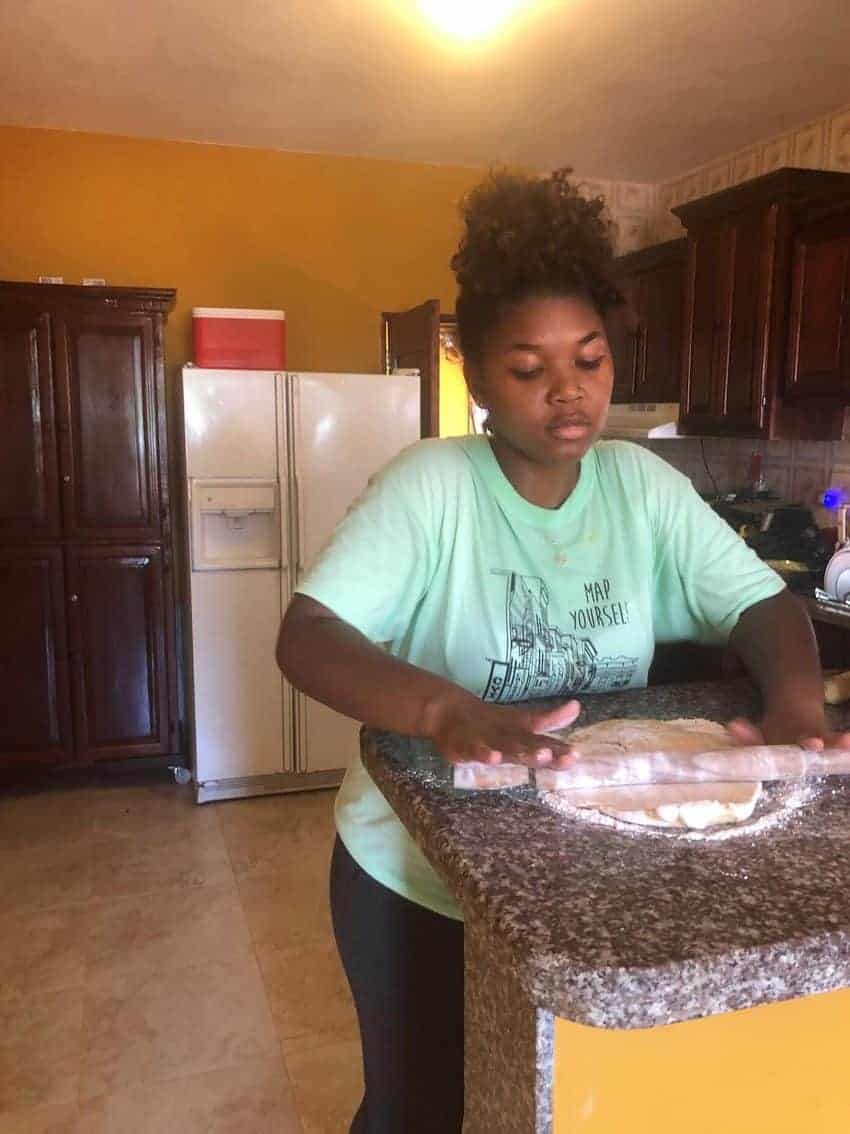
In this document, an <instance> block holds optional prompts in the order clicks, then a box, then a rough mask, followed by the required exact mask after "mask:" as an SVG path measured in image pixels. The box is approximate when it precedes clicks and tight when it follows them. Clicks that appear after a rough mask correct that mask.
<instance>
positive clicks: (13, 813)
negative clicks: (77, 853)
mask: <svg viewBox="0 0 850 1134" xmlns="http://www.w3.org/2000/svg"><path fill="white" fill-rule="evenodd" d="M92 824H93V817H92V793H91V792H90V791H86V790H83V789H79V788H70V789H67V790H55V791H51V790H44V791H32V792H26V793H18V794H14V795H12V794H9V795H2V796H0V853H6V852H8V851H14V850H22V849H25V850H31V849H32V848H33V847H35V846H42V845H44V844H45V843H47V844H56V842H57V841H58V840H60V839H61V841H62V843H63V844H65V845H67V844H68V843H72V842H78V841H79V840H81V839H85V838H88V837H89V836H90V835H91V833H92Z"/></svg>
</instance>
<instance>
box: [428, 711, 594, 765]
mask: <svg viewBox="0 0 850 1134" xmlns="http://www.w3.org/2000/svg"><path fill="white" fill-rule="evenodd" d="M435 710H436V711H435V712H433V714H432V725H431V728H429V730H428V734H429V737H430V739H431V740H432V741H433V743H434V744H435V746H436V747H437V749H438V750H439V752H440V754H441V755H442V757H443V759H445V760H447V761H448V762H449V763H450V764H460V763H463V762H465V761H476V762H478V763H481V764H502V763H504V764H525V765H527V766H528V767H530V768H538V767H550V768H566V767H569V765H570V764H572V763H573V762H574V761H575V758H576V753H575V750H574V748H573V746H572V745H571V744H569V743H567V742H566V741H563V740H558V739H557V738H556V737H552V736H547V735H546V733H548V732H552V731H554V730H555V729H561V728H567V727H568V726H569V725H571V724H572V723H573V722H574V721H575V719H576V718H577V717H578V715H579V713H580V712H581V705H580V704H579V702H578V701H566V702H565V703H564V704H562V705H558V706H556V707H555V708H554V709H543V710H540V709H529V708H517V707H514V706H513V705H494V704H492V703H490V702H487V701H479V700H478V699H477V698H475V697H470V698H468V699H467V698H463V699H462V700H460V701H454V700H452V701H451V702H450V703H449V704H447V705H446V706H444V707H443V706H435Z"/></svg>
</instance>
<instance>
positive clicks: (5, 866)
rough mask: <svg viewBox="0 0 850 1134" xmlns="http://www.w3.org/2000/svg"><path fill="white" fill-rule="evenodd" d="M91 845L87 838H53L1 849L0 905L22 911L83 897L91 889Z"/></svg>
mask: <svg viewBox="0 0 850 1134" xmlns="http://www.w3.org/2000/svg"><path fill="white" fill-rule="evenodd" d="M92 848H93V843H92V842H91V841H90V840H89V839H83V840H80V841H78V842H71V843H64V842H63V841H62V840H61V839H56V840H55V841H54V842H53V843H44V844H41V845H36V846H33V847H29V848H27V849H18V850H8V851H7V850H2V851H0V909H2V910H3V912H4V913H6V914H10V913H21V912H24V911H26V910H36V909H49V908H51V907H53V906H60V905H63V906H69V905H74V904H76V903H79V902H83V901H85V900H86V899H87V898H89V897H91V893H92Z"/></svg>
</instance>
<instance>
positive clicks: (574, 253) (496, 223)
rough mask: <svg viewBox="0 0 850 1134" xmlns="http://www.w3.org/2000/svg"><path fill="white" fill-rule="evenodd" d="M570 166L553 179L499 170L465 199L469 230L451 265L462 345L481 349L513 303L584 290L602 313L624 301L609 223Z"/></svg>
mask: <svg viewBox="0 0 850 1134" xmlns="http://www.w3.org/2000/svg"><path fill="white" fill-rule="evenodd" d="M571 172H572V170H570V169H568V168H565V169H558V170H555V172H554V173H552V174H550V175H549V176H548V177H531V176H528V175H524V174H520V173H513V172H510V171H507V170H493V171H491V173H490V174H489V175H488V177H487V178H486V179H485V180H484V181H483V182H482V183H481V184H479V185H477V186H475V188H473V189H471V190H470V192H469V193H468V194H467V195H466V197H465V198H464V200H463V202H462V204H461V215H462V217H463V220H464V224H465V232H464V234H463V237H462V238H461V242H460V245H459V247H458V250H457V252H456V253H455V254H454V256H453V257H452V261H451V266H452V270H453V271H454V273H455V277H456V278H457V283H458V289H459V294H458V300H457V318H458V332H459V336H460V341H461V349H462V350H463V353H464V354H465V355H467V356H468V357H474V356H476V355H477V354H479V353H480V350H481V346H482V340H483V338H484V336H485V334H486V333H487V331H488V330H489V329H490V327H492V325H493V324H494V323H495V322H496V321H497V320H498V319H499V318H500V316H501V314H502V312H503V311H504V310H505V308H506V307H507V306H510V305H512V304H514V303H517V302H519V301H520V300H522V299H525V298H527V297H529V296H532V295H584V296H586V297H587V298H588V299H589V300H590V302H591V303H592V304H593V305H594V307H595V308H596V309H597V310H598V311H599V313H600V314H601V315H604V314H605V313H606V311H608V310H609V309H610V308H611V307H612V306H614V305H615V304H617V303H619V302H620V301H621V297H620V294H619V292H618V291H617V288H616V287H615V286H614V284H613V283H612V281H611V266H612V260H613V256H614V253H613V247H612V240H611V237H612V231H611V228H612V226H611V224H610V222H609V221H608V220H607V219H606V218H605V216H604V211H605V202H604V201H603V200H602V198H601V197H597V198H595V199H593V200H586V199H585V198H584V197H582V196H581V194H580V193H579V192H578V190H577V189H576V187H575V185H574V184H573V183H572V182H571V181H570V173H571Z"/></svg>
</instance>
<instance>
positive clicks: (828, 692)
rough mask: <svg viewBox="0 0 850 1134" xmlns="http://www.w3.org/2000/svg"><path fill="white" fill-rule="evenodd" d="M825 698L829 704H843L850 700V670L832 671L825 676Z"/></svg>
mask: <svg viewBox="0 0 850 1134" xmlns="http://www.w3.org/2000/svg"><path fill="white" fill-rule="evenodd" d="M823 699H824V701H826V703H827V705H843V704H844V702H845V701H850V670H844V671H843V672H842V673H831V674H829V676H828V677H826V678H824V682H823Z"/></svg>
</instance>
